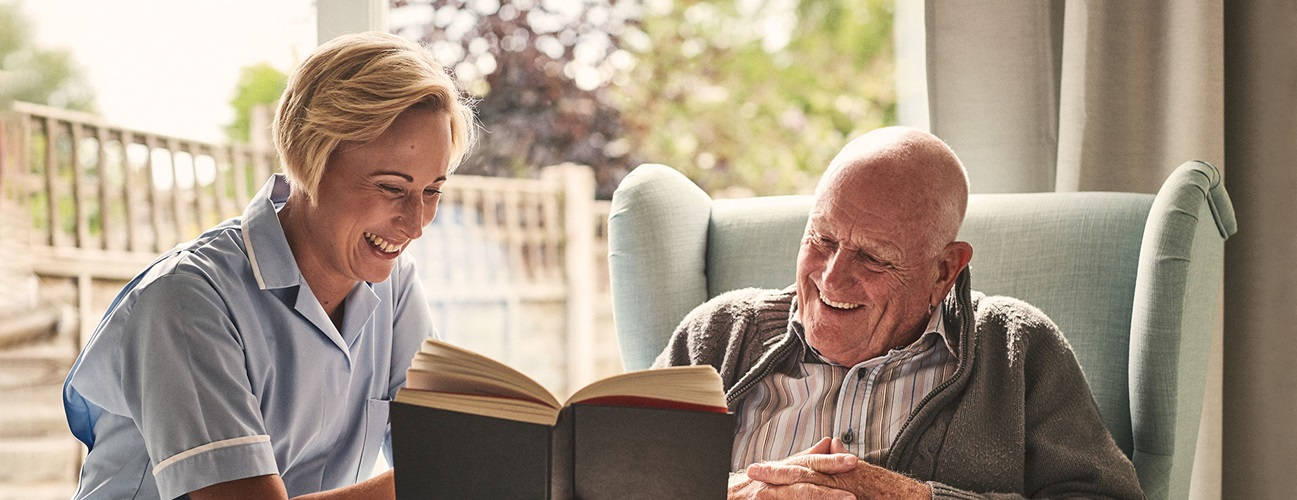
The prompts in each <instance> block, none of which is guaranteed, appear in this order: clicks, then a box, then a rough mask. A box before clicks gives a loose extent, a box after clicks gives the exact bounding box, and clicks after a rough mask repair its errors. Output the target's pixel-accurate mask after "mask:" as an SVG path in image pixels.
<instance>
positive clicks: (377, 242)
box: [365, 232, 401, 253]
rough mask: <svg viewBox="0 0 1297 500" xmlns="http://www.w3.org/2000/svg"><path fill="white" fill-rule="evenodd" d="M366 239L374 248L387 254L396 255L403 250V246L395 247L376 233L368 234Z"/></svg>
mask: <svg viewBox="0 0 1297 500" xmlns="http://www.w3.org/2000/svg"><path fill="white" fill-rule="evenodd" d="M365 239H366V240H369V242H370V243H372V244H374V246H376V247H378V249H379V250H382V251H383V252H386V253H396V252H397V251H400V250H401V245H393V244H391V243H388V242H387V240H385V239H383V238H382V237H380V236H379V235H377V234H374V233H370V232H366V233H365Z"/></svg>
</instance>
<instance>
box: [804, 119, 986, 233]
mask: <svg viewBox="0 0 1297 500" xmlns="http://www.w3.org/2000/svg"><path fill="white" fill-rule="evenodd" d="M829 190H832V191H833V194H834V195H836V196H845V197H852V198H857V197H868V201H869V202H870V203H871V204H873V205H878V206H884V207H892V208H894V209H896V210H897V211H898V212H899V213H901V214H903V215H904V217H905V218H906V219H907V220H906V222H907V223H908V224H912V226H911V227H915V228H924V229H923V231H922V233H924V234H925V235H926V236H927V237H928V239H929V240H930V241H929V244H930V245H932V248H934V249H935V248H939V247H940V246H941V245H944V244H946V243H949V242H951V241H954V239H955V237H956V235H958V233H959V226H960V225H961V224H963V221H964V212H965V210H966V209H967V207H968V176H967V174H966V173H965V170H964V166H963V164H962V163H960V161H959V158H958V157H956V156H955V152H954V151H951V149H950V147H949V146H947V145H946V143H945V142H943V141H942V140H941V139H939V138H937V136H934V135H932V134H930V133H927V132H924V131H922V130H918V129H913V128H908V127H886V128H880V129H877V130H874V131H871V132H869V133H867V134H865V135H862V136H860V137H857V138H856V139H855V140H852V141H851V142H850V143H848V144H847V145H846V147H843V148H842V151H840V152H838V154H837V156H835V157H834V158H833V161H831V162H830V163H829V168H828V170H827V171H826V172H825V173H824V176H823V177H821V178H820V182H819V185H817V186H816V188H815V196H816V198H817V199H819V198H822V197H824V196H825V195H826V194H828V191H829Z"/></svg>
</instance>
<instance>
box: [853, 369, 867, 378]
mask: <svg viewBox="0 0 1297 500" xmlns="http://www.w3.org/2000/svg"><path fill="white" fill-rule="evenodd" d="M868 376H869V370H868V369H865V368H861V369H859V370H856V380H864V379H865V377H868Z"/></svg>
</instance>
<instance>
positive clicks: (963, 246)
mask: <svg viewBox="0 0 1297 500" xmlns="http://www.w3.org/2000/svg"><path fill="white" fill-rule="evenodd" d="M971 260H973V245H969V244H968V242H965V241H952V242H950V243H948V244H946V248H943V249H942V250H941V260H940V261H939V262H937V266H938V271H939V272H938V274H937V283H936V286H935V287H933V288H934V289H935V290H934V291H936V292H938V293H937V294H936V295H935V296H933V297H929V298H928V305H934V306H935V305H937V304H940V303H941V301H942V300H945V298H946V294H948V293H950V289H951V288H952V287H954V286H955V279H956V278H958V277H959V273H961V272H963V271H964V268H965V267H968V262H969V261H971Z"/></svg>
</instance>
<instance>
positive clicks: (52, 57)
mask: <svg viewBox="0 0 1297 500" xmlns="http://www.w3.org/2000/svg"><path fill="white" fill-rule="evenodd" d="M31 25H32V23H31V21H30V20H29V19H27V18H26V17H25V16H23V14H22V10H21V5H20V4H19V3H7V4H0V104H4V103H7V102H8V101H10V100H19V101H26V102H32V103H37V104H45V105H48V106H54V107H59V108H66V109H74V110H77V111H87V112H93V111H94V91H93V89H91V88H90V85H89V84H88V83H87V82H86V80H85V77H84V76H83V75H82V74H81V70H80V69H79V68H78V67H77V65H76V63H75V61H73V60H72V56H71V55H70V54H68V52H67V51H64V50H49V49H43V48H39V47H35V46H33V45H32V43H31V35H32V33H31Z"/></svg>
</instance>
